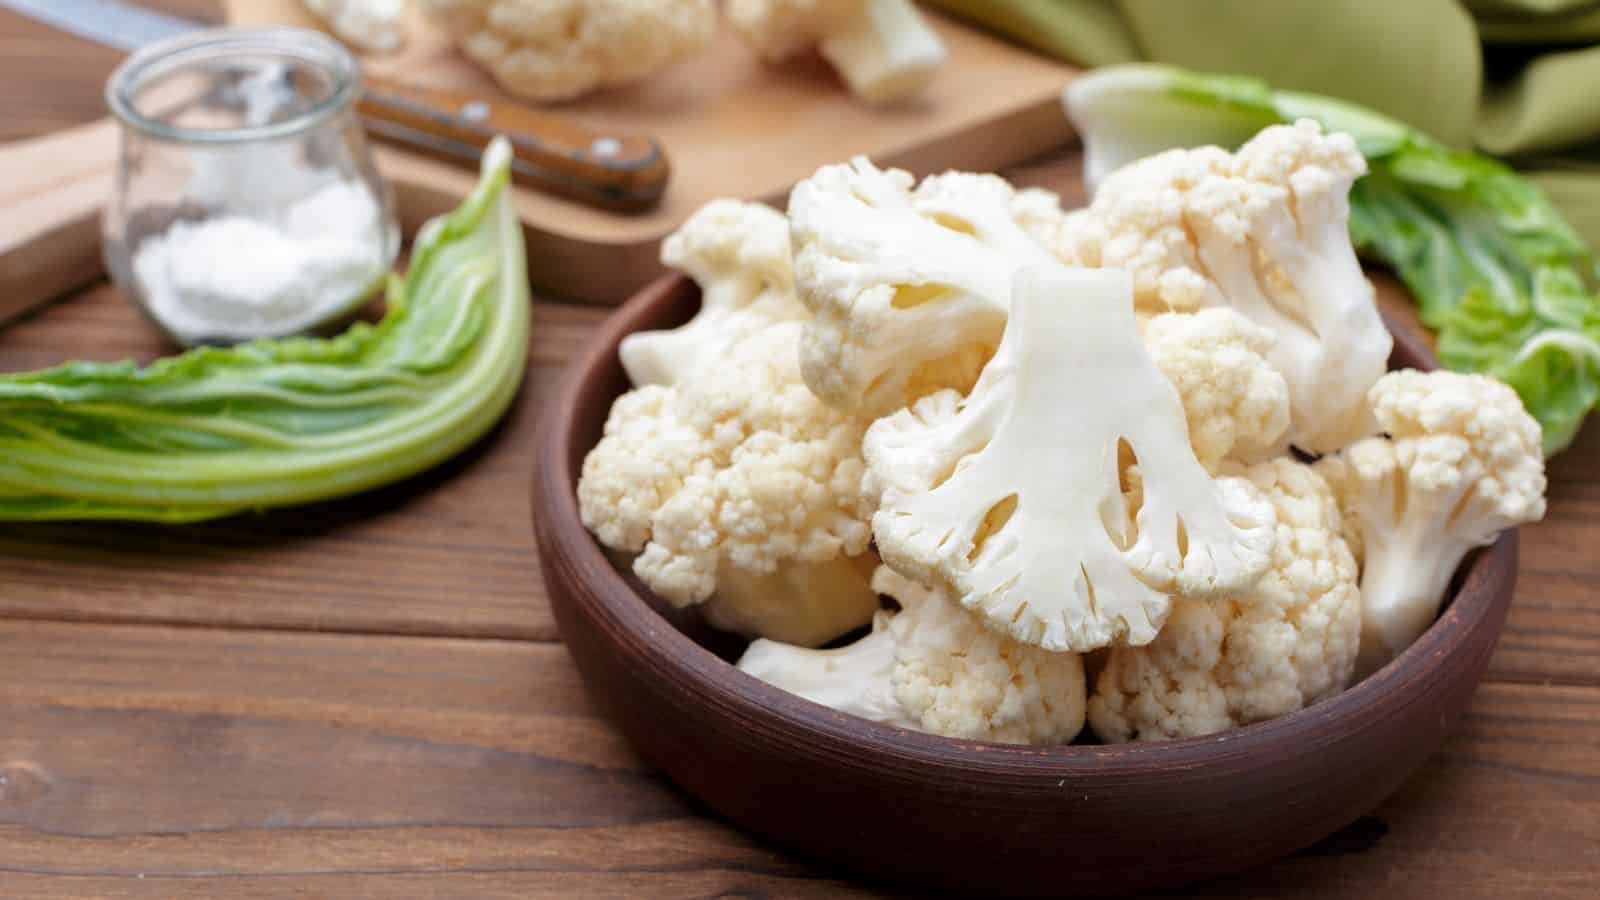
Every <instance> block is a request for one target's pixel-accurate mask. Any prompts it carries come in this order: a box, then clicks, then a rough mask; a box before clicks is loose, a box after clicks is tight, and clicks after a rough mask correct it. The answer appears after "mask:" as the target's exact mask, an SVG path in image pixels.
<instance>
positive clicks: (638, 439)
mask: <svg viewBox="0 0 1600 900" xmlns="http://www.w3.org/2000/svg"><path fill="white" fill-rule="evenodd" d="M801 327H802V326H801V324H800V323H799V322H782V323H779V324H777V325H773V326H771V327H770V328H768V329H766V330H764V331H761V332H759V333H757V334H756V335H754V336H752V337H750V338H748V339H746V340H745V341H743V342H741V343H740V344H739V345H738V346H737V347H736V348H735V349H734V351H733V353H732V354H731V355H730V356H729V357H728V358H726V359H724V360H723V361H722V364H721V365H717V366H711V367H707V368H706V369H704V370H702V371H701V372H699V373H698V374H697V376H696V377H695V378H693V379H690V380H688V381H685V382H682V383H679V384H677V385H673V386H670V387H669V386H663V385H649V386H646V387H642V388H638V389H636V390H633V391H630V392H628V393H626V394H624V395H622V396H621V397H619V398H618V399H617V401H616V403H615V404H614V405H613V406H612V409H611V416H610V418H609V419H607V421H606V426H605V434H604V436H603V437H602V438H601V440H600V443H599V444H597V445H595V447H594V449H593V450H591V451H590V452H589V455H588V457H587V458H586V459H585V460H584V464H583V474H582V477H581V479H580V480H579V482H578V501H579V510H580V512H581V514H582V517H583V522H584V524H585V525H586V526H588V527H589V529H590V530H591V531H593V532H594V533H595V535H596V536H597V537H598V538H599V539H600V541H601V542H602V543H603V544H605V545H606V546H608V547H612V548H615V549H618V550H627V551H633V552H638V553H639V556H638V557H637V558H636V559H635V560H634V571H635V572H636V573H637V574H638V575H639V577H640V578H641V579H642V580H643V581H644V582H645V584H647V585H649V586H650V587H651V589H653V590H654V591H656V592H657V593H658V594H660V595H661V596H663V597H665V598H666V599H667V600H669V601H671V602H673V603H674V604H676V605H679V606H685V605H689V604H694V603H700V602H702V601H704V600H705V599H706V598H707V597H709V596H711V594H712V592H713V591H714V590H715V589H716V586H717V573H718V572H719V570H721V569H722V568H723V567H724V566H733V567H735V568H738V569H740V570H742V571H744V572H746V573H750V574H755V575H770V574H773V573H776V572H778V571H780V570H781V569H782V568H783V567H785V566H787V565H791V564H795V563H820V562H825V561H827V560H831V559H834V558H836V557H840V556H856V555H859V554H861V553H863V552H865V551H866V549H867V544H868V542H869V541H870V538H871V534H870V530H869V527H868V521H869V519H870V516H871V513H872V508H873V504H872V498H871V496H870V494H869V492H868V491H867V490H866V486H865V484H864V482H865V467H864V464H863V463H862V459H861V437H862V429H863V424H862V423H861V422H859V421H857V420H854V419H851V418H849V417H847V416H845V415H844V414H842V413H840V412H838V411H837V410H834V409H832V408H831V407H828V406H827V405H825V404H823V403H822V402H821V401H819V400H818V399H817V398H816V397H815V396H813V395H812V394H811V392H810V391H809V390H808V389H807V388H806V386H805V382H804V381H803V380H802V379H801V377H800V369H799V362H798V358H797V357H798V352H797V348H798V344H799V339H800V329H801ZM868 612H869V614H870V610H869V611H868ZM862 622H865V617H863V618H862ZM857 624H860V623H857Z"/></svg>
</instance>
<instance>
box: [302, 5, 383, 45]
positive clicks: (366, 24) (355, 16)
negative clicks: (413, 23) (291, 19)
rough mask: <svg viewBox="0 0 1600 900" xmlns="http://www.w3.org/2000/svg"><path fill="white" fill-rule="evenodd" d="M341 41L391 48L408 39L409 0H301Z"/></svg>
mask: <svg viewBox="0 0 1600 900" xmlns="http://www.w3.org/2000/svg"><path fill="white" fill-rule="evenodd" d="M301 4H302V5H303V6H305V8H306V10H307V11H308V12H310V13H311V14H312V15H313V16H316V17H317V19H318V20H320V21H321V22H322V23H323V24H325V25H326V26H327V27H328V29H329V30H330V31H332V32H333V33H334V34H335V35H337V36H338V37H339V40H341V41H348V42H349V43H352V44H354V45H356V46H357V47H360V48H361V49H363V50H376V51H379V52H388V51H391V50H397V49H399V47H400V45H401V44H403V43H405V38H406V29H405V14H406V0H301Z"/></svg>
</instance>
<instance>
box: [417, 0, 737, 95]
mask: <svg viewBox="0 0 1600 900" xmlns="http://www.w3.org/2000/svg"><path fill="white" fill-rule="evenodd" d="M422 8H423V10H425V11H426V12H427V14H428V16H429V17H430V18H431V19H432V20H433V22H434V23H435V24H437V25H439V26H440V27H441V28H443V29H444V30H445V31H446V32H448V33H449V34H450V35H451V36H452V37H454V39H455V41H456V44H457V46H458V47H460V49H461V51H462V52H463V53H465V54H466V56H467V57H468V58H469V59H471V60H472V61H473V62H476V63H478V64H479V65H481V66H483V67H485V68H486V69H488V70H489V72H490V73H491V74H492V75H493V76H494V78H495V80H496V81H498V82H499V83H500V86H501V87H503V88H505V89H506V90H507V91H510V92H511V93H513V94H516V95H517V96H519V97H525V98H527V99H529V100H535V101H541V102H552V101H559V100H571V99H573V98H575V97H580V96H582V95H584V94H587V93H589V92H591V91H594V90H598V89H600V88H607V87H615V86H618V85H623V84H628V83H630V82H635V81H639V80H642V79H644V78H646V77H648V76H650V75H652V74H654V73H655V72H657V71H659V70H661V69H663V68H665V67H666V66H668V65H671V64H672V63H675V62H677V61H679V60H681V59H684V58H686V57H688V56H691V55H693V54H695V53H698V52H699V51H701V50H702V49H704V48H705V47H706V45H708V44H709V43H710V42H711V38H712V37H713V36H714V35H715V34H716V29H717V9H716V4H715V3H714V2H713V0H422Z"/></svg>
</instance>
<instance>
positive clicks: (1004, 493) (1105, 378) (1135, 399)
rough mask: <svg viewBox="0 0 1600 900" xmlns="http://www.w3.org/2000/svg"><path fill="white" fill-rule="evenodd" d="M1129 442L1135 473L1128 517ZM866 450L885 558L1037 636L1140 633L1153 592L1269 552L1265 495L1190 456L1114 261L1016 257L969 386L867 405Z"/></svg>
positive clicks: (1151, 622) (1146, 637)
mask: <svg viewBox="0 0 1600 900" xmlns="http://www.w3.org/2000/svg"><path fill="white" fill-rule="evenodd" d="M1113 386H1114V387H1113ZM1124 451H1127V452H1129V453H1131V455H1132V456H1133V458H1134V459H1135V460H1136V461H1137V462H1138V464H1139V465H1140V468H1141V470H1142V475H1143V500H1142V503H1141V506H1140V508H1139V510H1138V512H1137V514H1136V516H1134V517H1133V519H1132V522H1131V525H1130V524H1129V517H1128V510H1127V507H1126V501H1125V499H1124V497H1123V494H1122V492H1121V490H1120V482H1121V478H1120V471H1119V467H1120V466H1121V463H1120V462H1119V457H1120V456H1121V454H1122V453H1123V452H1124ZM864 452H865V454H866V458H867V460H868V463H869V465H870V467H871V470H872V474H873V475H874V476H875V478H876V479H878V480H879V481H880V482H881V484H882V487H883V494H882V501H881V506H880V509H879V511H878V513H877V514H876V515H875V516H874V518H873V533H874V535H875V537H876V539H877V543H878V548H879V551H880V553H881V554H882V556H883V559H884V561H885V562H886V563H887V564H888V565H890V566H891V567H893V568H894V569H896V570H897V571H900V572H901V573H903V574H905V575H906V576H907V577H910V578H912V579H914V580H917V581H920V582H922V583H926V584H930V585H934V586H937V587H939V588H941V589H943V590H945V591H946V592H948V593H949V594H950V596H951V597H953V598H955V599H956V600H957V601H958V602H959V603H961V604H962V605H963V606H965V607H967V608H969V609H972V610H974V611H976V612H978V613H979V614H980V615H981V616H983V617H984V618H985V620H986V621H987V622H988V623H989V625H990V627H992V628H994V629H996V630H998V631H1000V632H1002V633H1004V634H1007V635H1009V636H1010V637H1012V638H1014V639H1016V640H1019V641H1023V642H1026V643H1029V644H1034V645H1037V646H1040V647H1043V648H1045V649H1047V650H1062V651H1064V650H1071V651H1075V652H1085V651H1088V650H1093V649H1096V648H1098V647H1103V646H1107V645H1110V644H1112V643H1129V644H1144V643H1148V642H1149V641H1150V640H1152V639H1153V638H1154V637H1155V635H1156V631H1157V629H1159V628H1160V626H1161V623H1162V621H1164V620H1165V618H1166V615H1167V611H1168V608H1169V602H1168V597H1167V593H1166V592H1168V591H1173V590H1177V591H1180V592H1183V593H1186V594H1195V595H1208V596H1211V595H1216V594H1221V593H1227V592H1230V591H1235V590H1239V589H1242V588H1245V587H1248V586H1249V584H1250V583H1252V582H1253V581H1254V579H1255V578H1256V577H1257V576H1258V575H1260V574H1261V572H1262V571H1263V570H1264V569H1265V568H1266V566H1267V563H1268V560H1269V558H1270V554H1271V551H1272V542H1273V529H1272V524H1273V517H1272V510H1271V507H1270V506H1269V505H1268V504H1266V503H1265V502H1263V501H1261V500H1259V499H1258V498H1256V497H1254V496H1252V495H1251V494H1250V492H1249V491H1248V490H1247V489H1246V487H1245V485H1244V484H1243V483H1242V482H1238V481H1237V480H1235V479H1228V478H1223V479H1216V480H1213V479H1212V477H1211V476H1210V474H1209V473H1207V472H1206V470H1205V469H1204V468H1203V467H1202V466H1201V465H1200V462H1199V461H1198V460H1197V459H1196V458H1195V455H1194V451H1193V449H1191V447H1190V444H1189V437H1188V433H1187V428H1186V425H1185V420H1184V413H1183V407H1182V405H1181V403H1180V401H1179V398H1178V395H1177V392H1176V391H1175V390H1174V389H1173V387H1172V385H1171V384H1170V383H1169V382H1168V381H1167V379H1166V378H1165V377H1164V376H1163V375H1162V374H1161V370H1160V369H1158V368H1157V367H1156V365H1155V363H1154V362H1153V361H1152V359H1151V358H1150V355H1149V354H1148V353H1147V352H1146V351H1145V349H1144V347H1143V346H1142V345H1141V344H1140V341H1139V336H1138V333H1137V330H1136V327H1135V324H1134V317H1133V305H1132V294H1131V288H1130V285H1129V280H1128V276H1127V274H1126V273H1124V272H1120V271H1116V270H1104V269H1101V270H1091V269H1068V268H1066V267H1065V266H1062V265H1060V264H1052V265H1050V266H1045V267H1037V268H1032V269H1027V270H1025V271H1024V272H1023V273H1022V274H1020V275H1019V276H1017V278H1016V291H1015V300H1014V301H1013V304H1012V309H1011V319H1010V323H1009V325H1008V326H1007V327H1006V329H1005V336H1004V339H1003V340H1002V342H1001V345H1000V347H999V349H998V351H997V352H996V354H995V356H994V358H993V359H992V360H991V361H990V362H989V364H988V365H987V366H986V367H985V368H984V370H983V374H982V375H981V376H980V377H979V379H978V383H977V384H976V385H975V386H974V387H973V389H972V392H971V394H970V395H969V396H967V397H965V398H962V397H961V396H959V395H958V394H956V392H954V391H944V392H941V393H937V394H933V395H930V396H929V397H927V398H924V399H922V400H920V401H918V403H917V404H916V405H914V406H913V407H911V408H909V409H906V410H902V411H900V412H898V413H895V414H894V415H891V416H888V417H886V418H882V419H879V420H878V421H876V422H875V423H874V424H873V425H872V427H871V428H870V429H869V430H868V432H867V436H866V443H865V445H864Z"/></svg>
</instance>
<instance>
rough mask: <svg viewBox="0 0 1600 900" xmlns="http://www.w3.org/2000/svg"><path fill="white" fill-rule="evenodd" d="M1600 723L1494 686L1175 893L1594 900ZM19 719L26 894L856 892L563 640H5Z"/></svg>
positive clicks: (6, 826) (73, 636) (85, 632)
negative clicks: (635, 737) (605, 701)
mask: <svg viewBox="0 0 1600 900" xmlns="http://www.w3.org/2000/svg"><path fill="white" fill-rule="evenodd" d="M1597 703H1600V689H1597V688H1591V687H1561V688H1544V687H1539V686H1533V685H1520V684H1491V685H1486V686H1485V687H1484V688H1483V689H1482V690H1481V691H1480V693H1479V695H1478V697H1477V701H1476V703H1475V704H1474V707H1473V710H1472V712H1471V714H1470V715H1469V716H1468V717H1467V719H1466V721H1465V723H1464V724H1463V726H1462V727H1461V728H1460V729H1459V731H1458V733H1457V734H1456V736H1454V737H1453V738H1451V739H1450V741H1449V742H1448V743H1447V744H1446V746H1445V748H1444V749H1443V750H1442V751H1441V752H1440V754H1439V755H1438V757H1437V758H1436V759H1435V761H1434V763H1433V764H1432V765H1430V766H1429V767H1428V769H1427V770H1426V771H1425V772H1424V773H1423V774H1421V775H1420V776H1419V777H1417V778H1415V779H1413V780H1412V781H1411V782H1410V783H1409V784H1408V785H1407V786H1406V788H1405V789H1404V790H1402V791H1401V793H1400V794H1398V795H1397V796H1396V797H1394V798H1393V799H1391V800H1390V801H1389V802H1387V803H1386V804H1384V805H1383V806H1382V807H1381V808H1379V809H1378V810H1377V811H1375V813H1374V814H1373V815H1372V816H1371V817H1369V818H1367V819H1365V820H1363V821H1362V822H1360V823H1358V824H1357V825H1356V826H1354V827H1352V828H1351V829H1348V830H1347V831H1346V832H1344V833H1342V834H1340V835H1338V836H1336V838H1335V839H1333V840H1330V841H1326V842H1324V843H1323V844H1321V845H1319V846H1318V847H1316V848H1313V849H1312V850H1311V851H1308V852H1306V853H1302V854H1300V855H1298V856H1295V857H1292V858H1290V859H1286V860H1283V861H1281V862H1278V863H1276V864H1274V865H1272V866H1269V867H1267V868H1265V869H1263V870H1261V871H1259V872H1256V873H1252V874H1251V875H1249V876H1247V877H1241V878H1235V879H1228V880H1225V881H1222V882H1215V883H1211V884H1206V885H1201V886H1198V887H1196V888H1193V889H1190V890H1189V891H1186V892H1182V893H1181V894H1180V895H1179V896H1191V897H1196V896H1199V897H1205V896H1214V897H1246V896H1260V895H1262V894H1269V895H1270V894H1293V895H1294V896H1314V897H1346V896H1357V895H1362V896H1385V895H1386V894H1385V892H1384V888H1385V886H1386V885H1387V886H1388V887H1391V888H1393V887H1397V886H1399V885H1401V884H1403V885H1404V888H1405V890H1406V891H1408V892H1410V893H1407V894H1404V895H1405V896H1425V895H1430V894H1431V895H1436V896H1442V897H1468V896H1497V897H1507V896H1536V895H1537V896H1551V895H1554V894H1558V893H1560V892H1562V891H1563V890H1565V891H1566V892H1567V894H1568V895H1570V896H1580V894H1578V893H1576V891H1577V890H1580V889H1584V888H1585V887H1586V883H1585V879H1587V878H1592V876H1593V874H1594V871H1595V866H1596V865H1600V758H1597V756H1596V755H1595V753H1594V748H1595V746H1596V745H1597V744H1600V720H1597V719H1596V718H1595V716H1594V715H1593V712H1594V709H1595V708H1596V704H1597ZM0 708H3V710H4V714H5V721H6V722H7V724H8V727H7V728H6V729H5V731H4V732H3V733H0V777H3V778H4V783H3V784H4V786H3V788H0V846H3V847H4V848H5V852H4V854H3V856H0V888H4V887H5V886H6V877H7V875H10V876H19V877H22V878H23V879H24V880H20V881H15V882H13V883H12V885H13V891H12V892H11V893H8V894H7V895H8V896H12V895H17V892H18V890H19V888H18V886H20V888H27V889H29V891H31V890H33V889H34V888H36V887H37V888H39V889H41V890H42V889H43V886H44V885H46V884H53V887H52V890H53V891H55V892H56V893H45V894H44V895H47V896H57V895H59V896H77V895H78V894H75V893H72V891H80V892H92V891H98V890H101V889H105V890H107V891H108V892H111V891H116V892H125V893H126V895H127V896H169V897H191V896H192V897H201V896H212V897H214V896H236V895H238V893H239V890H240V889H241V886H247V885H249V884H252V883H256V884H259V883H261V882H262V881H264V880H266V879H291V880H292V881H289V882H287V883H292V884H294V885H295V886H296V887H297V888H298V889H301V890H304V891H306V892H308V893H310V894H314V895H319V896H339V897H385V896H423V895H426V894H428V893H430V892H438V893H442V894H449V895H455V896H459V895H464V894H468V893H475V892H476V891H477V890H478V888H480V887H482V888H484V889H485V895H486V896H502V895H507V896H509V895H510V892H512V891H515V890H522V891H525V892H527V894H524V896H526V895H529V894H531V895H535V896H580V895H581V896H609V895H616V896H627V895H630V894H632V895H635V896H640V895H648V896H652V897H655V896H663V897H671V896H715V895H727V894H728V893H732V894H736V895H741V896H748V895H755V896H761V895H772V896H819V897H821V896H846V895H848V893H847V891H846V890H845V888H844V886H843V885H840V884H837V883H831V882H828V881H827V880H826V879H824V878H822V877H821V876H819V875H818V874H817V873H815V872H814V871H813V870H811V869H809V868H808V867H806V866H805V865H803V864H802V863H799V862H796V861H794V860H791V859H789V858H787V857H785V856H783V855H782V854H780V853H776V852H774V851H772V850H771V849H770V848H766V847H763V846H761V845H759V844H757V843H755V842H753V841H751V840H750V839H748V838H746V837H744V836H743V835H741V834H740V833H739V832H738V831H736V830H734V829H732V828H729V827H727V826H724V825H723V824H721V823H719V822H716V821H714V820H712V819H710V818H707V817H705V816H703V815H701V813H700V812H699V811H698V810H697V809H696V808H695V807H694V805H693V804H692V803H691V802H690V801H688V800H687V799H686V798H685V797H684V796H682V795H681V794H680V793H678V792H677V791H676V790H675V789H673V788H672V787H671V786H670V785H668V784H666V783H665V782H663V781H662V780H660V779H659V778H657V777H656V776H654V775H652V774H651V773H650V772H648V771H646V770H644V769H643V768H642V767H641V766H640V764H639V763H638V762H637V761H636V760H635V758H634V757H633V755H632V754H631V753H630V752H629V750H628V749H627V747H626V746H625V745H624V744H623V743H622V742H621V741H620V739H618V738H617V737H616V736H615V735H614V734H613V733H612V732H611V730H610V728H609V727H608V725H607V724H606V723H605V721H604V720H603V719H601V718H599V717H598V715H597V713H596V712H595V711H594V710H593V709H592V708H591V707H590V705H589V703H588V701H587V700H586V699H585V697H584V694H583V691H582V689H581V686H580V685H579V683H578V681H577V678H576V676H575V674H574V673H573V670H572V667H571V666H570V665H569V663H568V660H567V658H566V654H565V651H564V650H563V649H562V648H561V647H559V646H557V645H554V644H548V643H538V642H522V641H489V640H460V639H451V638H415V637H385V636H355V635H307V634H294V633H282V632H260V631H238V630H220V629H209V628H182V629H175V628H160V627H151V626H137V627H135V626H112V625H81V624H76V625H75V624H58V623H19V622H10V623H5V622H0ZM841 814H842V815H845V814H848V811H843V810H842V811H841ZM1491 847H1492V848H1493V852H1488V851H1489V850H1490V848H1491ZM46 875H55V876H62V877H63V878H64V879H69V880H64V881H61V882H47V881H39V882H34V881H30V880H27V879H31V878H36V877H37V878H42V877H43V876H46ZM141 875H142V876H143V878H142V879H141V878H140V877H139V876H141ZM1402 877H1403V881H1397V880H1395V879H1400V878H1402ZM80 879H82V880H81V881H80ZM68 888H70V890H69V889H68ZM246 889H247V888H246ZM29 895H32V894H31V893H29ZM1401 895H1402V894H1399V893H1390V894H1387V896H1401Z"/></svg>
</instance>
